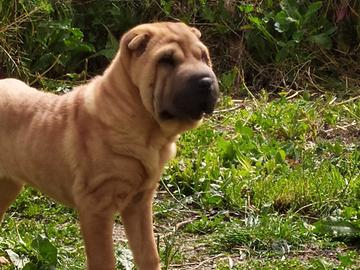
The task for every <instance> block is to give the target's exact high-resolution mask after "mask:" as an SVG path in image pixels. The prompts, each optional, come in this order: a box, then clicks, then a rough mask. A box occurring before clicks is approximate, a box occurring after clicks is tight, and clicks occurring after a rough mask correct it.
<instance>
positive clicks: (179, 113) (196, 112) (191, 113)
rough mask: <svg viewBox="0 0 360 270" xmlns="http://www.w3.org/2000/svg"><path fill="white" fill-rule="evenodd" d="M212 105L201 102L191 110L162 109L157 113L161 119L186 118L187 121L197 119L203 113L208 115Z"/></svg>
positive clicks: (211, 110)
mask: <svg viewBox="0 0 360 270" xmlns="http://www.w3.org/2000/svg"><path fill="white" fill-rule="evenodd" d="M213 107H214V106H212V105H209V104H207V103H204V104H201V105H200V106H199V107H198V108H196V109H193V110H184V109H173V110H162V111H161V112H160V114H159V116H160V119H161V120H163V121H167V120H168V121H169V120H187V121H199V120H200V119H201V118H203V117H204V116H205V115H210V114H211V113H212V112H213V110H214V108H213Z"/></svg>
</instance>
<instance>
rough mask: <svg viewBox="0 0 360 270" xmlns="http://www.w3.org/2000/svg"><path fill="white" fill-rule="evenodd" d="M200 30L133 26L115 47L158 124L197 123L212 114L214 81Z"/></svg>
mask: <svg viewBox="0 0 360 270" xmlns="http://www.w3.org/2000/svg"><path fill="white" fill-rule="evenodd" d="M200 36H201V34H200V31H199V30H197V29H196V28H192V27H189V26H187V25H186V24H184V23H168V22H166V23H153V24H143V25H140V26H137V27H135V28H133V29H132V30H130V31H129V32H127V33H126V34H125V35H124V36H123V37H122V39H121V42H120V55H121V57H122V58H123V59H122V60H123V61H126V62H127V63H126V64H125V65H124V66H126V67H128V73H129V76H130V78H131V80H132V82H133V84H135V86H136V87H137V88H138V89H139V90H140V95H141V98H142V102H143V104H144V106H145V107H146V109H147V110H148V111H149V112H150V113H151V114H152V115H153V116H154V117H155V119H157V121H158V122H159V123H160V124H162V123H169V122H173V121H178V122H193V123H194V122H199V121H200V120H201V119H202V117H203V115H204V114H209V113H211V112H213V110H214V107H215V104H216V101H217V98H218V92H219V89H218V82H217V79H216V76H215V74H214V72H213V70H212V68H211V60H210V56H209V52H208V49H207V48H206V46H205V45H204V44H203V43H202V42H201V41H200Z"/></svg>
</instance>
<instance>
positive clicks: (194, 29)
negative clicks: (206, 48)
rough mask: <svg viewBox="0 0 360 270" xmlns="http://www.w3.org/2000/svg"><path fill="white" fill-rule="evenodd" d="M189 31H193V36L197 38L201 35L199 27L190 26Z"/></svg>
mask: <svg viewBox="0 0 360 270" xmlns="http://www.w3.org/2000/svg"><path fill="white" fill-rule="evenodd" d="M190 30H191V32H193V33H194V34H195V36H197V37H198V38H200V37H201V32H200V30H199V29H197V28H195V27H191V28H190Z"/></svg>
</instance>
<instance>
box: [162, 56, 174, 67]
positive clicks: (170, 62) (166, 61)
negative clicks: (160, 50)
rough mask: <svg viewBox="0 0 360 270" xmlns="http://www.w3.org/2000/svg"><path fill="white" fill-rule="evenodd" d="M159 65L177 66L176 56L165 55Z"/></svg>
mask: <svg viewBox="0 0 360 270" xmlns="http://www.w3.org/2000/svg"><path fill="white" fill-rule="evenodd" d="M159 64H161V65H168V66H175V65H176V61H175V59H174V56H172V55H170V54H166V55H163V56H162V57H161V58H160V60H159Z"/></svg>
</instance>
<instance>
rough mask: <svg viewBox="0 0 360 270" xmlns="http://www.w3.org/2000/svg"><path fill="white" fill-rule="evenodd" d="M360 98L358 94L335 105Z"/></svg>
mask: <svg viewBox="0 0 360 270" xmlns="http://www.w3.org/2000/svg"><path fill="white" fill-rule="evenodd" d="M359 98H360V95H359V96H356V97H352V98H349V99H347V100H344V101H341V102H339V103H335V105H343V104H346V103H349V102H351V101H354V100H357V99H359Z"/></svg>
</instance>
